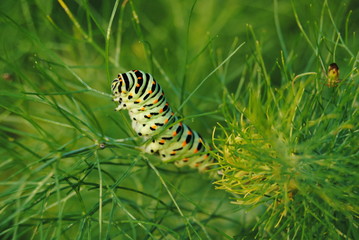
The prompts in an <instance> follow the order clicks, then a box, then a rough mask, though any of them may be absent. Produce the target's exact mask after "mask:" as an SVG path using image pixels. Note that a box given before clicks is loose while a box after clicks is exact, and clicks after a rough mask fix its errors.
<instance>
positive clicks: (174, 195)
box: [0, 0, 358, 239]
mask: <svg viewBox="0 0 359 240" xmlns="http://www.w3.org/2000/svg"><path fill="white" fill-rule="evenodd" d="M352 2H353V1H343V3H342V4H339V6H338V8H336V14H335V15H334V16H330V17H329V21H324V18H327V15H328V13H331V10H333V5H331V4H330V3H331V1H324V2H323V3H317V4H314V5H310V4H309V3H307V2H305V3H304V6H300V5H295V4H294V3H292V5H291V4H290V3H289V2H278V1H276V0H274V1H273V12H272V11H268V8H267V7H266V8H263V5H265V6H267V5H266V4H267V3H266V4H264V3H263V1H259V2H253V1H247V2H244V5H241V4H238V1H236V0H230V1H223V2H222V1H221V2H217V1H200V0H198V1H159V2H158V4H153V3H152V2H150V1H131V0H128V1H127V0H124V1H100V2H90V1H82V0H81V1H80V0H78V1H67V0H58V1H47V0H43V1H41V0H33V1H31V0H30V1H21V2H20V3H19V4H18V5H16V6H15V7H14V5H13V4H14V3H13V1H1V3H0V14H1V15H0V24H1V28H0V29H1V31H2V34H1V41H0V42H1V49H2V50H3V54H1V56H0V62H1V65H0V67H1V71H2V72H1V73H2V81H1V87H2V89H1V91H0V98H1V101H0V105H1V114H0V121H1V125H0V134H1V135H0V141H1V148H0V152H1V156H2V161H1V163H0V171H1V176H0V180H1V182H0V190H1V191H0V200H1V202H0V218H1V220H0V238H2V239H96V238H98V239H233V238H235V239H253V238H258V239H263V238H272V239H284V238H285V239H297V238H298V239H313V238H349V239H350V238H352V239H354V238H355V236H356V235H357V233H358V229H357V214H358V209H357V206H356V203H357V202H358V201H357V200H358V199H357V198H358V197H357V195H358V194H357V190H358V189H357V186H358V180H357V179H358V176H357V171H355V170H356V169H357V163H356V159H357V157H358V156H357V155H358V148H357V144H356V143H357V142H358V141H357V133H358V132H357V131H358V130H357V129H358V125H357V124H358V123H357V122H358V121H357V110H356V109H357V105H358V103H357V94H358V89H357V84H358V83H357V81H358V80H357V78H358V72H357V61H358V60H357V56H358V54H357V48H356V47H355V44H354V43H355V35H351V30H350V29H351V28H352V26H351V22H354V23H355V20H351V18H350V16H351V15H350V12H349V13H348V12H347V10H348V9H351V7H352V5H353V4H352ZM308 4H309V5H310V6H311V7H310V9H311V10H312V11H313V13H308V15H306V17H308V18H310V19H309V20H313V19H311V18H319V24H318V25H315V24H314V27H313V28H310V29H309V30H308V29H306V28H305V27H306V26H307V25H305V24H303V23H302V22H303V21H304V20H303V19H302V18H303V15H301V14H304V13H306V12H307V8H306V7H307V5H308ZM220 8H223V9H225V11H218V9H220ZM148 9H151V11H149V10H148ZM288 9H291V11H292V12H293V16H292V14H290V15H291V16H292V17H293V19H291V21H288V23H287V21H283V20H282V18H286V19H288V14H287V12H288V11H287V10H288ZM247 10H248V11H247ZM292 12H291V13H292ZM253 16H261V17H258V18H257V17H253ZM273 16H274V23H275V24H274V25H271V24H270V23H269V22H271V21H263V19H272V18H273ZM352 16H354V17H355V14H352ZM238 19H240V25H239V24H238ZM343 19H344V20H343ZM293 20H294V21H293ZM309 20H308V21H309ZM326 20H327V19H326ZM295 21H296V25H297V26H298V28H296V29H299V30H300V32H292V34H290V35H285V34H284V32H285V31H289V32H290V31H292V30H291V29H293V26H292V25H290V24H293V22H294V23H295ZM324 22H326V24H324ZM343 22H344V23H343ZM242 23H243V24H242ZM246 23H250V24H251V25H252V26H253V29H252V28H251V27H248V28H247V29H246V28H245V24H246ZM327 23H329V24H327ZM339 23H342V24H341V25H340V26H342V25H344V28H345V32H344V34H343V35H341V34H340V33H341V32H340V30H341V29H342V27H340V28H338V27H337V25H336V24H339ZM354 25H355V24H354ZM256 26H257V27H256ZM234 29H235V30H234ZM328 29H329V30H332V31H328ZM339 29H340V30H339ZM307 30H308V31H307ZM217 33H218V35H217ZM254 33H256V34H257V35H258V36H260V37H259V39H257V38H256V37H255V35H254ZM277 37H278V39H279V41H278V42H277V41H273V39H277ZM313 38H314V39H315V41H314V40H313ZM233 39H234V40H233ZM318 39H319V40H320V41H321V42H320V41H319V40H318ZM328 39H329V40H328ZM317 40H318V41H317ZM243 42H245V43H243ZM261 42H266V43H267V44H265V45H264V44H260V43H261ZM288 42H289V43H290V42H293V45H295V46H296V47H298V49H299V50H298V49H297V50H296V51H294V50H292V49H294V46H293V45H290V44H288ZM230 44H232V46H229V45H230ZM308 46H309V48H308ZM323 46H325V47H323ZM278 49H281V50H282V54H281V55H282V56H279V57H278V59H280V60H278V61H277V62H276V61H273V58H276V56H277V55H278V51H277V50H278ZM308 49H309V50H308ZM323 49H324V50H323ZM268 56H271V57H273V58H271V57H268ZM324 56H325V57H324ZM296 58H301V59H308V61H298V59H296ZM324 58H325V59H324ZM338 59H343V60H341V61H337V60H338ZM329 60H330V61H329ZM330 62H337V63H338V65H339V67H340V68H341V71H342V72H341V74H342V75H341V76H342V77H341V80H342V81H341V82H340V83H339V84H338V86H337V87H335V88H328V87H327V86H326V85H325V82H326V76H325V74H324V73H322V71H323V70H324V69H325V68H326V65H327V63H328V64H329V63H330ZM266 66H269V67H268V69H269V70H267V68H266ZM140 67H141V68H142V69H143V70H146V71H149V72H151V73H152V74H153V75H154V76H156V78H157V79H158V80H159V79H162V80H160V81H161V86H162V87H163V88H164V89H165V90H166V94H167V95H168V96H169V99H170V101H171V105H173V106H174V108H176V106H177V108H176V110H177V112H179V114H182V115H183V116H186V121H189V122H191V121H192V120H194V119H195V121H193V122H192V123H190V124H191V126H194V128H195V129H196V130H198V131H199V132H201V133H203V135H204V136H207V137H208V138H209V136H210V134H211V132H212V127H213V126H214V125H216V124H217V122H218V127H217V130H216V131H215V138H214V146H215V148H214V149H213V152H212V154H213V156H215V157H216V158H217V159H218V161H219V164H220V167H221V172H222V175H221V176H220V178H219V179H217V180H215V185H212V184H211V182H210V180H209V179H208V177H206V176H200V175H199V174H198V173H197V172H194V171H190V170H188V169H181V170H179V169H176V168H175V167H173V166H172V165H171V164H163V163H161V162H159V161H158V159H157V158H156V157H155V156H152V155H147V154H144V153H142V152H141V151H139V149H138V146H140V145H141V139H139V138H137V137H136V135H135V133H133V131H132V129H131V126H130V121H129V119H128V116H127V115H126V113H122V112H121V113H116V114H115V113H114V112H113V109H114V107H115V106H114V104H113V103H111V100H110V99H111V96H110V94H109V86H110V82H111V80H112V76H113V75H114V74H116V73H117V72H124V71H127V70H129V69H132V68H140ZM278 70H279V72H278ZM313 71H314V72H313ZM294 72H299V74H295V73H294ZM157 76H158V77H157ZM233 86H235V87H233ZM219 106H220V108H219ZM214 187H217V188H219V189H225V190H226V191H227V192H229V194H227V193H226V191H220V190H215V189H214ZM231 201H232V202H233V203H235V204H232V203H231ZM314 223H315V224H314Z"/></svg>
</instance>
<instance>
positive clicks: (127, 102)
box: [111, 70, 214, 172]
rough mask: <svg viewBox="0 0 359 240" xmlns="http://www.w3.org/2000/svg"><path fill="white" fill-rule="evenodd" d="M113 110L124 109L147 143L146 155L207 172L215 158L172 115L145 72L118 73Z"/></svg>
mask: <svg viewBox="0 0 359 240" xmlns="http://www.w3.org/2000/svg"><path fill="white" fill-rule="evenodd" d="M111 90H112V93H113V96H114V98H113V100H114V101H115V102H117V103H118V104H119V105H118V107H117V108H116V111H119V110H121V109H127V110H128V112H129V115H130V117H131V120H132V128H133V129H134V130H135V131H136V133H137V134H138V135H139V136H142V137H143V138H144V139H145V140H148V143H146V144H145V146H144V149H145V151H146V152H148V153H158V154H159V156H160V158H161V159H162V161H164V162H169V161H174V163H175V165H176V166H178V167H182V166H190V167H191V168H198V170H199V171H200V172H202V171H205V170H208V169H209V168H210V166H211V165H212V163H213V161H214V159H213V158H212V157H211V156H210V155H209V153H208V150H209V147H208V146H207V144H206V143H205V141H204V139H203V138H202V137H201V136H200V135H199V134H198V133H197V132H196V131H193V130H191V129H190V127H189V126H187V125H186V124H184V123H182V122H181V121H180V120H179V118H178V117H177V116H175V114H174V112H173V111H172V109H171V107H170V106H169V104H168V102H167V100H166V98H165V96H164V92H163V90H162V88H161V86H160V85H159V84H158V83H157V82H156V81H155V79H154V78H153V77H152V76H151V75H150V74H148V73H145V72H142V71H140V70H133V71H129V72H126V73H121V74H118V77H117V78H116V79H114V80H113V81H112V84H111Z"/></svg>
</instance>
